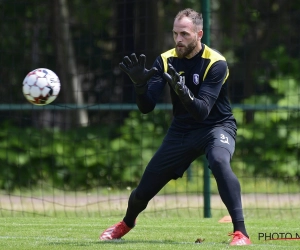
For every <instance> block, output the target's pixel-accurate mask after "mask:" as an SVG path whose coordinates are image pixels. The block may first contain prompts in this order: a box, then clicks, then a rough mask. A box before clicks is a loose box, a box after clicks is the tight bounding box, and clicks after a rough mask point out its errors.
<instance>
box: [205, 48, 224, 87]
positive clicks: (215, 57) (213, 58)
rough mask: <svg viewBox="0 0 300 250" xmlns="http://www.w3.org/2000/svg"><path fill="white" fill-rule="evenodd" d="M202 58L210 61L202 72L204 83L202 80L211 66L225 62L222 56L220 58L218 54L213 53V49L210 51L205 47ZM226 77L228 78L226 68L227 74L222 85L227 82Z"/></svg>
mask: <svg viewBox="0 0 300 250" xmlns="http://www.w3.org/2000/svg"><path fill="white" fill-rule="evenodd" d="M202 57H203V58H205V59H209V60H210V63H209V64H208V65H207V67H206V70H205V72H204V75H203V81H204V79H205V77H206V75H207V72H208V70H209V69H210V67H211V65H213V64H214V63H215V62H217V61H226V59H225V57H224V56H222V55H221V54H219V53H218V52H216V51H214V50H213V49H211V48H209V47H207V46H205V47H204V51H203V54H202ZM228 76H229V70H228V68H227V73H226V76H225V78H224V81H223V83H224V82H225V81H226V80H227V78H228Z"/></svg>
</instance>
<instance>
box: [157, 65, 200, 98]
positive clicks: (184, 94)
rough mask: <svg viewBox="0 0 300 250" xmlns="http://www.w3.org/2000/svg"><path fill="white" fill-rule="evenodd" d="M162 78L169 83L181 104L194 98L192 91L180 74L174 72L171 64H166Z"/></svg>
mask: <svg viewBox="0 0 300 250" xmlns="http://www.w3.org/2000/svg"><path fill="white" fill-rule="evenodd" d="M163 77H164V79H165V80H166V81H167V82H168V83H169V84H170V86H171V87H172V89H173V90H174V91H175V93H176V94H177V95H178V96H179V99H180V100H181V102H182V103H183V104H189V103H191V102H192V101H193V100H194V95H193V93H192V92H191V91H190V90H189V88H188V87H187V86H186V85H185V84H184V82H183V81H181V79H180V75H179V74H178V73H177V72H176V70H175V69H174V67H173V66H172V64H170V63H169V64H168V73H164V74H163Z"/></svg>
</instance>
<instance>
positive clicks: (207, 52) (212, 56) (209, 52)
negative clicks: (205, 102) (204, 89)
mask: <svg viewBox="0 0 300 250" xmlns="http://www.w3.org/2000/svg"><path fill="white" fill-rule="evenodd" d="M170 57H178V56H177V54H176V51H175V48H173V49H170V50H168V51H166V52H164V53H162V54H161V58H162V60H163V64H164V72H167V71H168V58H170ZM202 58H204V59H209V60H210V63H209V64H208V65H207V67H206V70H205V72H204V75H203V80H204V79H205V77H206V75H207V72H208V70H209V69H210V67H211V65H213V64H214V63H215V62H217V61H226V59H225V57H224V56H222V55H221V54H219V53H218V52H216V51H214V50H213V49H211V48H209V47H208V46H207V45H205V47H204V51H203V54H202ZM228 76H229V70H228V68H227V73H226V76H225V78H224V81H223V83H224V82H225V81H226V80H227V78H228Z"/></svg>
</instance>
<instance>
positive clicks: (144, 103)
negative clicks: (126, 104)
mask: <svg viewBox="0 0 300 250" xmlns="http://www.w3.org/2000/svg"><path fill="white" fill-rule="evenodd" d="M136 104H137V106H138V108H139V110H140V111H141V112H142V113H143V114H148V113H150V112H151V111H152V110H153V109H154V108H155V105H156V102H155V101H154V100H153V99H152V98H151V97H150V96H149V94H147V93H145V94H142V95H138V94H137V95H136Z"/></svg>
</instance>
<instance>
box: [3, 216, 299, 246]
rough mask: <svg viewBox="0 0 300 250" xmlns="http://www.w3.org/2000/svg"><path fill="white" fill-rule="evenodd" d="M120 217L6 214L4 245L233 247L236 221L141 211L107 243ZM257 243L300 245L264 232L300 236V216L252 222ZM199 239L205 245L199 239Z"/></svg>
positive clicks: (248, 226) (250, 232)
mask: <svg viewBox="0 0 300 250" xmlns="http://www.w3.org/2000/svg"><path fill="white" fill-rule="evenodd" d="M120 219H121V218H120V217H106V218H95V217H92V218H86V217H69V218H67V217H64V218H62V217H60V218H53V217H39V216H35V217H34V216H32V217H30V216H27V217H22V216H19V217H18V216H16V217H2V218H0V249H6V250H9V249H14V250H25V249H51V250H54V249H55V250H57V249H63V250H68V249H101V250H114V249H125V250H126V249H136V250H140V249H145V250H151V249H155V250H158V249H166V250H174V249H212V250H213V249H228V248H233V249H236V248H237V247H229V246H228V242H229V240H230V237H228V236H227V233H228V232H230V231H231V230H232V226H231V223H219V222H218V219H219V218H218V219H216V218H209V219H203V218H198V217H195V218H184V217H177V216H174V217H169V216H168V217H163V216H153V215H150V216H149V215H147V214H141V215H140V217H139V218H138V223H137V226H136V227H135V228H134V229H133V230H132V231H131V232H130V233H129V234H127V235H126V236H124V239H123V240H121V241H113V242H101V241H99V240H98V237H99V234H100V233H101V232H102V231H103V230H104V229H106V228H107V227H108V226H110V225H112V224H114V223H116V222H118V221H119V220H120ZM247 229H248V233H249V234H250V236H251V240H252V243H253V245H251V246H243V247H242V249H265V250H270V249H299V246H300V241H299V240H282V241H278V240H276V241H264V240H262V239H261V240H259V239H258V234H259V233H276V232H284V233H292V234H293V236H294V235H296V233H297V234H298V235H299V234H300V226H299V218H298V219H289V220H284V219H283V220H274V219H262V218H259V219H255V218H250V219H248V220H247ZM197 238H201V239H204V242H203V243H200V244H196V243H194V242H195V240H196V239H197Z"/></svg>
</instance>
